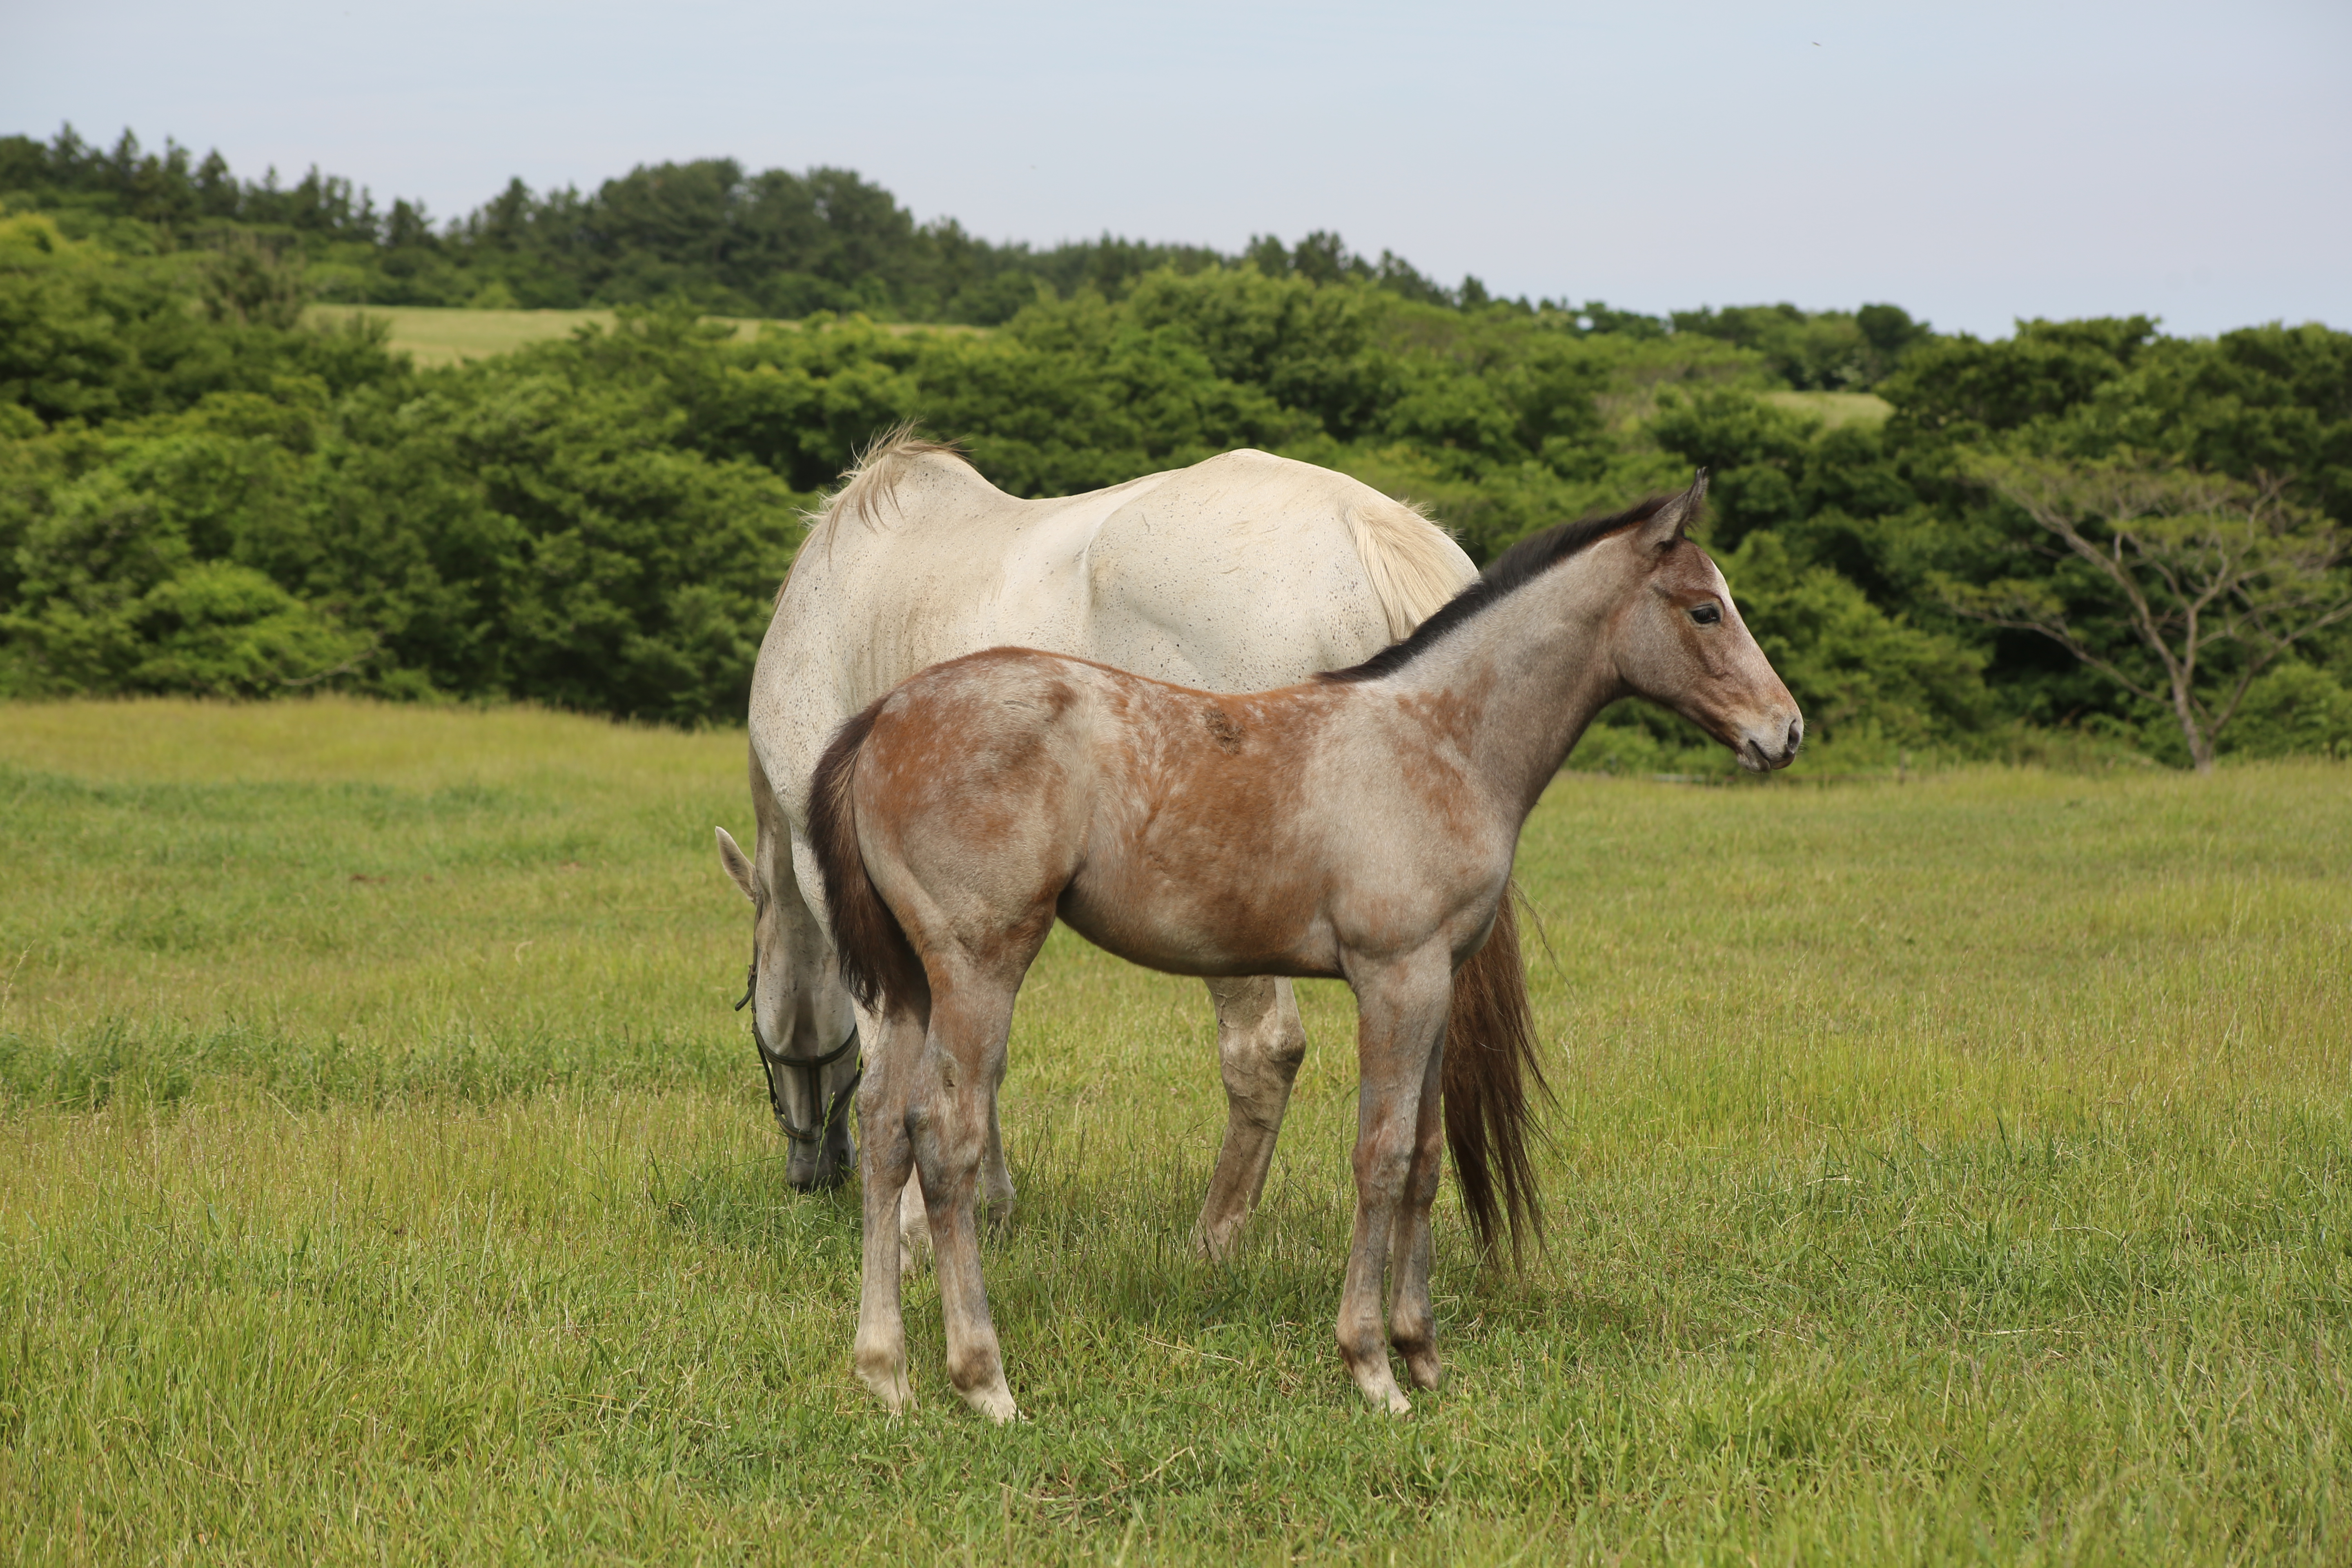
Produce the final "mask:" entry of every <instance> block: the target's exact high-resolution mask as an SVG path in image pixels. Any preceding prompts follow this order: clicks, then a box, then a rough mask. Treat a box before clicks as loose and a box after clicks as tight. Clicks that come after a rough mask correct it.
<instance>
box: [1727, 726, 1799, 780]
mask: <svg viewBox="0 0 2352 1568" xmlns="http://www.w3.org/2000/svg"><path fill="white" fill-rule="evenodd" d="M1804 743H1805V719H1804V715H1803V714H1799V715H1797V716H1796V717H1795V718H1793V719H1790V721H1789V727H1788V729H1787V730H1786V731H1783V732H1781V733H1779V734H1769V735H1759V734H1757V733H1756V732H1755V731H1749V732H1748V734H1747V735H1746V736H1744V737H1742V739H1741V741H1740V745H1739V765H1740V766H1742V767H1744V768H1746V769H1748V771H1749V772H1750V773H1769V772H1771V771H1772V770H1773V769H1774V768H1785V767H1787V766H1788V765H1789V764H1790V763H1793V762H1795V761H1796V760H1797V749H1798V748H1799V747H1801V746H1802V745H1803V744H1804Z"/></svg>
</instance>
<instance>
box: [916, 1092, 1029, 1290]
mask: <svg viewBox="0 0 2352 1568" xmlns="http://www.w3.org/2000/svg"><path fill="white" fill-rule="evenodd" d="M980 1190H981V1194H982V1197H983V1198H985V1199H986V1200H987V1205H988V1207H987V1212H988V1222H989V1224H991V1225H1004V1224H1006V1223H1008V1222H1010V1221H1011V1219H1012V1218H1013V1173H1012V1172H1011V1171H1009V1170H1007V1169H1006V1168H1005V1164H1004V1126H1003V1121H1002V1120H1001V1119H999V1117H998V1116H997V1113H996V1102H995V1101H994V1100H991V1101H990V1102H989V1106H988V1150H987V1152H985V1153H984V1154H982V1156H981V1166H980ZM898 1245H899V1247H900V1248H901V1249H902V1250H903V1251H904V1253H905V1254H906V1257H907V1258H908V1261H909V1262H911V1263H915V1264H920V1263H922V1262H923V1261H924V1260H925V1259H926V1258H929V1256H930V1252H931V1219H930V1214H929V1211H928V1210H927V1209H925V1208H924V1206H923V1182H922V1178H921V1177H920V1176H915V1175H909V1176H908V1178H907V1185H906V1187H905V1189H904V1190H903V1191H901V1192H900V1193H899V1194H898Z"/></svg>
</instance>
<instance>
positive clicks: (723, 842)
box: [711, 827, 759, 903]
mask: <svg viewBox="0 0 2352 1568" xmlns="http://www.w3.org/2000/svg"><path fill="white" fill-rule="evenodd" d="M711 831H712V832H714V833H716V834H718V835H719V865H720V866H721V867H723V868H725V869H726V872H727V874H728V875H729V876H730V877H732V878H733V879H735V885H736V886H737V887H739V888H740V889H743V896H744V897H745V898H747V899H751V900H752V902H754V903H757V902H758V901H759V900H757V899H756V898H753V896H752V892H751V857H750V856H749V855H746V854H744V853H743V851H742V850H741V849H740V847H737V845H736V843H735V838H734V836H733V835H732V834H730V833H729V832H728V831H727V830H726V829H725V828H723V827H718V828H713V829H712V830H711Z"/></svg>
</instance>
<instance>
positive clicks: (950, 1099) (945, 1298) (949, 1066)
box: [908, 964, 1027, 1421]
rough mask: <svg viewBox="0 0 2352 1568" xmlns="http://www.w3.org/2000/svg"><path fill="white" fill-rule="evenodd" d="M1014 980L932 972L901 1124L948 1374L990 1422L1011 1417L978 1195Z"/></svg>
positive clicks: (1008, 1027) (1010, 1396) (1000, 1076)
mask: <svg viewBox="0 0 2352 1568" xmlns="http://www.w3.org/2000/svg"><path fill="white" fill-rule="evenodd" d="M1026 967H1027V966H1026V965H1025V964H1023V965H1022V966H1020V968H1016V969H1014V970H1013V974H1014V976H1015V979H1014V980H1013V983H1012V984H1001V983H997V982H995V981H993V980H991V979H986V978H982V977H980V976H976V975H970V974H967V975H965V976H962V977H961V978H959V979H958V980H954V981H948V980H945V979H944V978H943V977H941V976H938V975H934V976H933V982H932V996H931V1026H930V1037H929V1041H928V1042H927V1044H926V1047H925V1049H924V1066H925V1068H926V1069H927V1070H926V1071H925V1072H924V1074H923V1075H922V1077H923V1081H922V1087H921V1089H920V1091H919V1099H918V1100H916V1102H915V1105H914V1108H913V1114H912V1115H911V1116H910V1117H909V1119H908V1125H909V1127H910V1128H911V1129H912V1131H913V1134H914V1152H915V1169H916V1170H917V1172H918V1173H920V1175H921V1177H922V1182H923V1199H924V1203H925V1205H926V1206H927V1207H928V1208H929V1211H930V1221H931V1255H932V1263H933V1267H934V1268H936V1269H937V1270H938V1273H939V1282H940V1314H941V1315H942V1316H943V1317H944V1318H945V1319H946V1321H947V1341H948V1381H949V1382H950V1383H951V1384H954V1385H955V1390H956V1392H957V1393H959V1394H962V1395H963V1396H964V1398H965V1400H966V1401H967V1402H969V1403H970V1404H971V1407H972V1408H973V1409H975V1410H977V1411H979V1412H980V1413H981V1414H982V1415H985V1416H987V1417H988V1418H989V1419H991V1420H992V1421H1010V1420H1011V1419H1013V1416H1014V1415H1018V1414H1019V1411H1018V1410H1016V1409H1015V1408H1014V1406H1013V1391H1012V1390H1011V1389H1010V1388H1008V1387H1006V1386H1005V1383H1004V1353H1003V1350H1002V1348H1001V1347H1000V1346H999V1345H998V1343H997V1339H996V1325H995V1323H994V1322H993V1321H992V1320H991V1319H990V1317H989V1312H988V1291H987V1287H986V1285H985V1284H984V1283H983V1281H982V1279H981V1273H980V1236H979V1223H978V1221H979V1215H978V1210H979V1199H980V1191H979V1188H980V1181H981V1170H982V1165H983V1164H984V1163H985V1162H986V1159H987V1154H988V1146H989V1142H990V1138H989V1132H990V1128H991V1124H992V1121H993V1120H994V1117H993V1112H994V1110H995V1103H996V1088H997V1085H998V1084H999V1083H1001V1082H1003V1078H1004V1047H1005V1040H1006V1037H1008V1036H1009V1035H1010V1034H1011V1032H1012V1026H1013V993H1014V990H1015V987H1016V986H1017V985H1018V984H1019V981H1018V978H1017V977H1018V975H1019V974H1020V973H1021V970H1022V969H1025V968H1026Z"/></svg>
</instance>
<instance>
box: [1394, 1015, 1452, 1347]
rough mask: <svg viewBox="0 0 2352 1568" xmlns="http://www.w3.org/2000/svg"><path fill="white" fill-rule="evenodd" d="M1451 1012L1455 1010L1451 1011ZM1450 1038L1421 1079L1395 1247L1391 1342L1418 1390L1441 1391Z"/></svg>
mask: <svg viewBox="0 0 2352 1568" xmlns="http://www.w3.org/2000/svg"><path fill="white" fill-rule="evenodd" d="M1449 1010H1450V1009H1449ZM1444 1060H1445V1037H1444V1032H1443V1031H1440V1033H1439V1035H1438V1040H1437V1047H1436V1048H1435V1049H1434V1050H1433V1051H1431V1052H1430V1053H1429V1067H1428V1069H1427V1070H1426V1071H1425V1072H1423V1075H1422V1079H1421V1104H1420V1106H1419V1107H1418V1108H1417V1110H1416V1113H1415V1115H1414V1118H1413V1142H1412V1166H1411V1167H1410V1168H1409V1169H1408V1170H1407V1171H1406V1173H1405V1179H1404V1198H1403V1201H1402V1203H1401V1204H1400V1205H1398V1208H1397V1215H1396V1231H1395V1234H1394V1237H1393V1238H1392V1239H1391V1242H1390V1244H1389V1342H1390V1343H1391V1344H1392V1345H1394V1346H1396V1348H1397V1353H1398V1354H1399V1355H1401V1356H1402V1357H1404V1365H1405V1371H1406V1373H1408V1374H1409V1375H1410V1376H1411V1377H1412V1385H1413V1386H1414V1387H1415V1388H1435V1387H1436V1386H1437V1384H1438V1379H1439V1377H1440V1375H1441V1373H1440V1370H1439V1367H1438V1364H1437V1314H1436V1311H1435V1310H1434V1309H1433V1307H1432V1305H1431V1303H1430V1300H1429V1247H1430V1242H1429V1211H1430V1208H1431V1206H1432V1205H1433V1204H1435V1203H1436V1201H1437V1184H1438V1173H1439V1171H1440V1169H1441V1159H1442V1156H1443V1153H1444V1148H1445V1100H1444V1087H1443V1086H1444Z"/></svg>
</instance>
